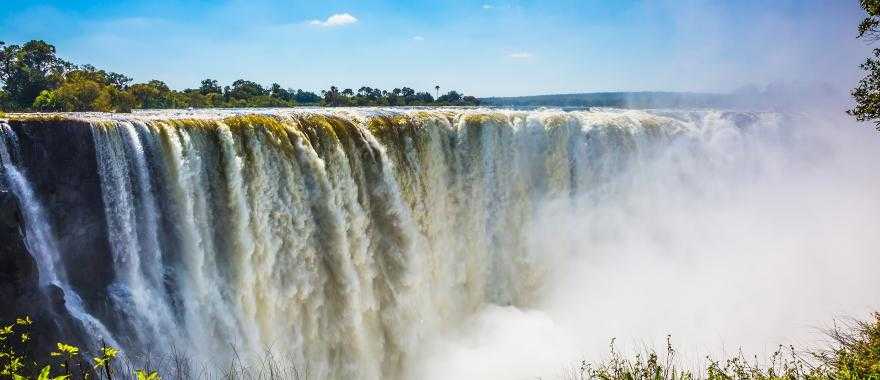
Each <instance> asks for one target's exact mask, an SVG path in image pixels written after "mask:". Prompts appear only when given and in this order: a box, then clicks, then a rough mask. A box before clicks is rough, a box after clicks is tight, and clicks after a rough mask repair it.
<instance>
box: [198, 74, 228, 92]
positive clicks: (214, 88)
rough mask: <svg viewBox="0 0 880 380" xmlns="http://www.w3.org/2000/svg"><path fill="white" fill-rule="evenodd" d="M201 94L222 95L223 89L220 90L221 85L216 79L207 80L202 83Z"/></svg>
mask: <svg viewBox="0 0 880 380" xmlns="http://www.w3.org/2000/svg"><path fill="white" fill-rule="evenodd" d="M199 92H200V93H201V94H202V95H208V94H222V93H223V89H222V88H220V83H219V82H217V81H216V80H214V79H210V78H208V79H205V80H203V81H202V85H201V86H199Z"/></svg>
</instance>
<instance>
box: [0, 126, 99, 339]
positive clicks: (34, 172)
mask: <svg viewBox="0 0 880 380" xmlns="http://www.w3.org/2000/svg"><path fill="white" fill-rule="evenodd" d="M9 125H10V127H12V129H13V131H14V132H15V134H16V136H17V137H18V148H19V152H18V153H19V154H18V155H17V157H16V158H17V162H16V165H17V166H18V168H19V170H21V171H22V173H23V174H24V176H25V177H26V178H27V180H28V182H29V183H30V185H31V187H32V189H33V191H34V194H35V196H36V197H37V199H39V201H40V203H41V204H42V205H43V209H44V211H45V212H46V218H47V220H48V221H49V224H50V225H51V228H52V232H53V235H54V237H55V239H57V245H58V247H57V248H58V251H59V252H60V255H61V261H62V265H63V267H64V272H65V273H66V275H67V282H68V285H69V286H70V287H72V288H73V289H74V290H76V291H77V293H78V294H80V295H81V298H82V299H83V302H84V304H85V305H84V306H85V307H86V308H87V309H88V310H89V311H90V312H91V313H93V314H98V315H101V314H104V313H109V310H107V307H106V305H107V303H106V301H105V299H103V297H102V296H101V295H102V294H106V292H105V291H104V289H106V286H107V283H109V281H112V279H113V274H112V269H111V268H112V265H108V262H109V260H111V258H110V249H109V243H108V242H107V239H106V236H107V233H106V223H105V219H104V209H103V201H102V198H101V191H100V189H101V187H100V178H99V177H98V171H97V163H96V161H95V150H94V143H93V140H92V136H91V127H90V126H89V125H88V123H85V122H78V121H71V120H65V121H60V120H28V121H21V120H19V121H16V120H12V121H10V122H9ZM0 190H2V189H0ZM24 223H25V219H24V218H23V215H22V213H21V209H20V205H19V204H18V199H16V197H15V195H14V194H12V193H11V192H0V242H2V244H0V297H2V298H0V299H2V300H3V303H4V304H3V307H0V323H2V322H6V321H10V320H14V318H15V317H17V316H22V315H29V316H30V317H31V318H32V319H33V320H34V325H33V326H32V332H33V333H34V335H33V336H34V338H35V344H36V347H35V348H37V350H39V351H45V350H47V349H51V348H53V346H54V344H55V342H58V341H65V342H70V343H74V344H78V343H81V342H83V340H82V339H81V338H82V337H83V332H82V331H81V326H79V324H78V323H77V322H75V319H74V318H73V317H72V316H70V315H69V314H68V312H67V309H66V307H65V301H64V300H65V294H64V290H63V289H61V288H59V287H57V286H54V285H48V286H43V287H41V286H40V284H39V273H38V267H37V264H36V262H35V260H34V257H33V256H32V254H33V253H32V252H30V253H29V252H28V247H27V245H26V236H25V234H26V233H27V232H26V231H27V229H26V228H25V225H24ZM7 301H9V302H7Z"/></svg>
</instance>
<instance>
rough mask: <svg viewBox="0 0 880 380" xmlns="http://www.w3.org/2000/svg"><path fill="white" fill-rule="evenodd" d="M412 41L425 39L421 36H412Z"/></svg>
mask: <svg viewBox="0 0 880 380" xmlns="http://www.w3.org/2000/svg"><path fill="white" fill-rule="evenodd" d="M412 39H413V41H424V40H425V37H422V36H413V38H412Z"/></svg>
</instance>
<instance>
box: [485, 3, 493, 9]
mask: <svg viewBox="0 0 880 380" xmlns="http://www.w3.org/2000/svg"><path fill="white" fill-rule="evenodd" d="M492 8H495V6H493V5H492V4H483V9H492Z"/></svg>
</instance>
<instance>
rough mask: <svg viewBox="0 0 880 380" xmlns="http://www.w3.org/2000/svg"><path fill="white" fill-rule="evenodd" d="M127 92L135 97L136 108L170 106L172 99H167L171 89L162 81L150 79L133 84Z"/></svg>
mask: <svg viewBox="0 0 880 380" xmlns="http://www.w3.org/2000/svg"><path fill="white" fill-rule="evenodd" d="M128 92H129V93H130V94H131V95H132V96H133V97H134V98H135V99H137V103H136V105H137V107H136V108H159V109H161V108H170V107H171V106H172V101H171V99H169V93H170V92H171V90H170V89H169V88H168V85H166V84H165V83H164V82H161V81H158V80H151V81H149V82H147V83H137V84H133V85H131V86H130V87H129V88H128Z"/></svg>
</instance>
